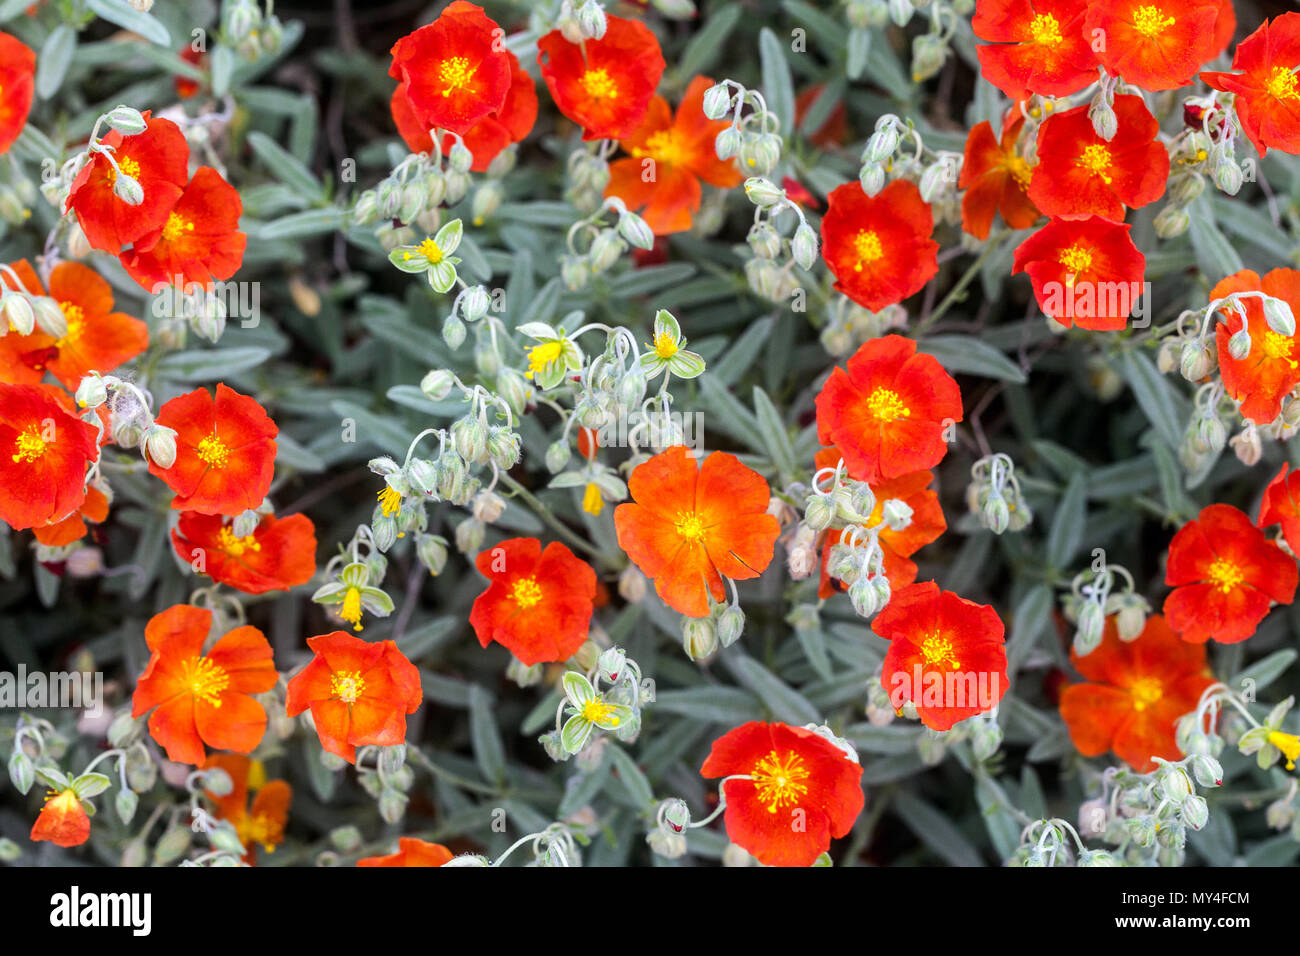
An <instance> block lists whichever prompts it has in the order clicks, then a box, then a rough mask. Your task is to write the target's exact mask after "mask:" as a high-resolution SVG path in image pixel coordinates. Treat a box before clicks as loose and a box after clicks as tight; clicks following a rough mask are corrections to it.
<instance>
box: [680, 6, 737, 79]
mask: <svg viewBox="0 0 1300 956" xmlns="http://www.w3.org/2000/svg"><path fill="white" fill-rule="evenodd" d="M741 12H742V11H741V9H740V7H738V6H732V5H727V6H724V7H722V8H720V9H718V10H717V12H716V13H712V14H711V15H710V16H709V18H708V20H707V21H706V22H705V24H704V26H703V27H702V28H701V29H700V30H699V31H698V32H697V33H695V35H694V36H692V37H691V39H690V41H689V42H687V44H686V46H685V48H684V49H683V50H682V54H681V57H679V58H678V61H677V74H678V76H681V77H683V78H686V77H692V76H697V75H699V74H702V73H705V72H707V71H708V69H709V67H711V66H712V65H713V64H714V62H715V61H716V60H717V58H718V54H720V53H721V52H722V50H723V44H724V43H726V42H727V37H729V36H730V35H731V31H732V30H733V29H734V28H735V26H736V24H737V23H738V22H739V21H740V16H741Z"/></svg>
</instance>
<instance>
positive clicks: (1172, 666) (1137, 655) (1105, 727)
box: [1061, 614, 1213, 773]
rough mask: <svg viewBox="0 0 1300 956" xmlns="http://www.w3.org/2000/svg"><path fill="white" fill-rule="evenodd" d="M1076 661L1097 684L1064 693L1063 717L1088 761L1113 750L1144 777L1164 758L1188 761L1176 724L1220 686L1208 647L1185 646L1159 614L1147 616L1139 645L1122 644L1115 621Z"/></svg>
mask: <svg viewBox="0 0 1300 956" xmlns="http://www.w3.org/2000/svg"><path fill="white" fill-rule="evenodd" d="M1070 662H1071V663H1072V664H1074V666H1075V668H1076V669H1077V670H1078V671H1079V673H1080V674H1082V675H1083V676H1084V678H1086V679H1087V680H1089V681H1091V683H1087V684H1071V685H1070V686H1068V687H1066V688H1065V689H1064V690H1063V691H1062V692H1061V717H1062V719H1064V720H1065V726H1066V727H1067V728H1068V729H1069V731H1070V739H1071V740H1072V741H1074V746H1075V747H1076V748H1077V749H1078V751H1079V753H1081V754H1083V755H1084V756H1085V757H1100V756H1101V755H1102V754H1104V753H1106V752H1108V751H1113V752H1114V753H1115V754H1116V755H1117V756H1118V757H1119V758H1120V759H1121V760H1124V761H1126V762H1127V763H1128V764H1129V765H1130V766H1131V767H1132V768H1133V769H1134V770H1136V771H1137V772H1138V773H1149V772H1150V771H1152V770H1154V769H1155V767H1156V763H1155V761H1154V760H1152V759H1151V758H1152V757H1160V758H1161V759H1162V760H1180V759H1182V756H1183V754H1182V751H1181V750H1180V749H1179V747H1178V743H1177V741H1176V740H1175V725H1176V724H1177V723H1178V720H1179V718H1181V717H1182V716H1183V715H1184V714H1188V713H1191V712H1192V711H1194V710H1195V709H1196V704H1197V702H1198V701H1199V700H1200V698H1201V691H1203V690H1205V688H1206V687H1207V686H1208V685H1209V684H1210V683H1211V682H1212V680H1213V678H1212V677H1211V676H1210V673H1209V668H1208V667H1207V666H1206V663H1205V645H1204V644H1188V643H1187V642H1185V641H1180V640H1179V639H1178V635H1177V634H1175V633H1174V632H1173V630H1172V629H1171V628H1170V627H1169V625H1168V624H1166V623H1165V619H1164V618H1163V617H1161V616H1160V615H1159V614H1153V615H1151V616H1150V617H1149V618H1147V623H1146V627H1145V628H1143V630H1142V633H1141V634H1139V635H1138V637H1137V639H1136V640H1133V641H1121V640H1120V639H1119V630H1118V628H1116V626H1115V619H1114V618H1108V619H1107V621H1106V629H1105V631H1104V632H1103V634H1102V639H1101V645H1100V646H1099V647H1098V648H1097V649H1096V650H1094V651H1093V652H1092V653H1091V654H1088V655H1086V656H1084V657H1080V656H1078V655H1077V654H1075V653H1074V652H1073V651H1071V652H1070Z"/></svg>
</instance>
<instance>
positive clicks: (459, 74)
mask: <svg viewBox="0 0 1300 956" xmlns="http://www.w3.org/2000/svg"><path fill="white" fill-rule="evenodd" d="M438 79H439V80H440V81H441V82H442V84H443V90H442V95H443V96H451V94H452V93H454V92H456V91H457V90H468V89H470V81H471V80H473V79H474V67H472V66H470V65H469V60H467V59H465V57H463V56H453V57H450V58H449V59H446V60H443V61H442V63H441V65H440V66H439V67H438Z"/></svg>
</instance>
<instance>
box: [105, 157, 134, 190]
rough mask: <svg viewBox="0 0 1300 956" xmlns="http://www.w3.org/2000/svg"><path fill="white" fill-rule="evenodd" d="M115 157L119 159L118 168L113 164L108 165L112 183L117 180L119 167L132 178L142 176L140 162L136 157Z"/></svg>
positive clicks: (109, 178)
mask: <svg viewBox="0 0 1300 956" xmlns="http://www.w3.org/2000/svg"><path fill="white" fill-rule="evenodd" d="M114 158H115V159H116V160H117V169H114V168H113V167H112V166H110V167H108V181H109V182H110V183H115V182H117V170H118V169H120V170H121V171H122V172H123V173H124V174H126V175H127V176H130V177H131V178H132V179H135V180H138V179H139V178H140V164H139V163H137V162H136V161H135V160H134V159H132V158H131V157H130V156H117V157H114Z"/></svg>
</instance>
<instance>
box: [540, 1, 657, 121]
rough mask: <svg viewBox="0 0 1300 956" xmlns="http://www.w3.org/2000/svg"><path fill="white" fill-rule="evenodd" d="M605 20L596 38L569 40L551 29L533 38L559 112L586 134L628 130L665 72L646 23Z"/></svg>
mask: <svg viewBox="0 0 1300 956" xmlns="http://www.w3.org/2000/svg"><path fill="white" fill-rule="evenodd" d="M605 22H606V27H605V35H604V36H603V37H601V38H600V39H599V40H584V41H583V42H582V43H581V44H578V43H570V42H569V41H568V40H566V39H565V38H564V34H562V33H561V32H560V31H559V30H552V31H551V32H550V33H548V34H546V35H545V36H544V37H542V38H541V39H540V40H538V41H537V47H538V51H539V52H538V54H537V62H538V63H539V64H541V67H542V79H543V80H545V81H546V88H547V89H548V90H550V91H551V98H552V99H554V100H555V105H556V106H558V107H559V108H560V112H561V113H563V114H564V115H565V116H567V117H568V118H569V119H571V120H573V122H575V123H577V124H578V125H579V126H581V127H582V128H583V134H582V138H583V139H584V140H592V139H623V138H624V137H627V136H630V135H631V134H632V132H633V131H634V130H635V129H636V128H637V127H638V126H639V125H640V124H641V121H642V120H643V119H644V117H645V115H646V110H647V109H649V107H650V98H651V97H652V96H653V95H654V91H655V87H657V86H658V85H659V77H661V76H662V75H663V72H664V65H665V64H664V57H663V53H661V52H660V50H659V41H658V40H656V39H655V35H654V34H653V33H651V32H650V30H649V28H648V27H647V26H646V25H645V24H644V23H640V22H638V21H636V20H627V19H624V18H623V17H614V16H607V17H606V18H605Z"/></svg>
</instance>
